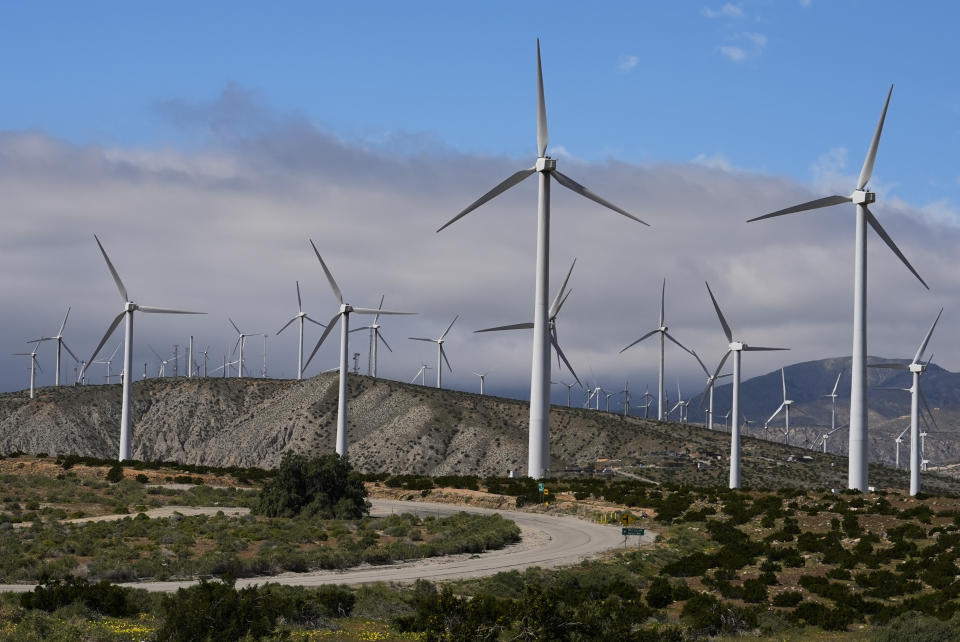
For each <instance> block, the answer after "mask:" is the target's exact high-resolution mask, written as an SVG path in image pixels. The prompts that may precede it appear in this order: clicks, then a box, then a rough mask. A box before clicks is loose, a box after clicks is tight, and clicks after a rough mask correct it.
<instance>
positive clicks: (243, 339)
mask: <svg viewBox="0 0 960 642" xmlns="http://www.w3.org/2000/svg"><path fill="white" fill-rule="evenodd" d="M227 321H229V322H230V325H232V326H233V329H234V330H236V331H237V342H236V343H235V344H234V346H233V352H231V353H230V356H231V357H232V356H233V355H234V354H236V352H237V348H240V355H239V357H238V358H239V365H238V366H237V377H242V376H243V346H244V345H245V344H246V343H247V337H255V336H257V335H258V334H260V333H259V332H240V328H238V327H237V324H236V323H234V322H233V319H231V318H230V317H227Z"/></svg>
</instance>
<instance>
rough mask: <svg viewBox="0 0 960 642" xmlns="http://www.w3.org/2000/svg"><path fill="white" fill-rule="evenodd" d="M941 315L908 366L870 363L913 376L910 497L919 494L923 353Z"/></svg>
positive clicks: (875, 366) (872, 366)
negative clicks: (906, 372)
mask: <svg viewBox="0 0 960 642" xmlns="http://www.w3.org/2000/svg"><path fill="white" fill-rule="evenodd" d="M941 314H943V308H940V312H939V313H937V318H936V319H934V320H933V325H931V326H930V330H928V331H927V335H926V336H925V337H923V341H922V342H921V343H920V347H919V348H917V353H916V354H915V355H914V356H913V361H911V362H910V363H909V364H904V363H871V364H870V367H871V368H887V369H890V370H906V371H908V372H909V373H910V374H911V375H912V376H913V381H912V383H911V385H910V387H909V388H907V390H908V391H909V392H910V495H911V496H914V495H917V494H918V493H919V492H920V465H921V454H920V453H921V449H920V448H918V446H919V445H920V403H919V402H920V398H921V396H922V394H923V393H922V392H921V391H920V375H921V374H923V372H924V371H925V370H926V369H927V366H928V365H929V361H928V362H927V363H924V362H923V353H924V352H926V350H927V344H928V343H929V342H930V337H931V336H932V335H933V329H934V328H936V327H937V321H939V320H940V315H941ZM928 412H929V411H928Z"/></svg>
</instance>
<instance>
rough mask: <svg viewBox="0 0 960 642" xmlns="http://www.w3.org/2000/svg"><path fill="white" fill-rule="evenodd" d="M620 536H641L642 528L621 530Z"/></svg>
mask: <svg viewBox="0 0 960 642" xmlns="http://www.w3.org/2000/svg"><path fill="white" fill-rule="evenodd" d="M620 534H621V535H623V536H624V537H626V536H627V535H643V529H642V528H621V529H620Z"/></svg>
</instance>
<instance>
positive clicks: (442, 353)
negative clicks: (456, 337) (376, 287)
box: [377, 312, 460, 388]
mask: <svg viewBox="0 0 960 642" xmlns="http://www.w3.org/2000/svg"><path fill="white" fill-rule="evenodd" d="M377 316H378V317H379V316H380V313H379V312H377ZM459 318H460V315H459V314H458V315H457V316H455V317H453V321H451V322H450V325H448V326H447V329H446V330H444V331H443V334H441V335H440V336H439V337H438V338H436V339H425V338H423V337H408V338H409V339H410V340H411V341H427V342H430V343H436V344H437V388H442V387H443V364H444V362H445V363H446V364H447V369H448V370H449V371H450V372H453V368H451V367H450V360H449V359H447V352H446V350H444V349H443V341H444V339H445V338H446V336H447V333H448V332H450V328H452V327H453V324H454V323H456V322H457V319H459Z"/></svg>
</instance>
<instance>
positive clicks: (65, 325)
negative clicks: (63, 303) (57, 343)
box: [57, 308, 70, 337]
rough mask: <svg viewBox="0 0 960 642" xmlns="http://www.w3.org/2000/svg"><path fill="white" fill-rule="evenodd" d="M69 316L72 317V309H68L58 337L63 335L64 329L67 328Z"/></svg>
mask: <svg viewBox="0 0 960 642" xmlns="http://www.w3.org/2000/svg"><path fill="white" fill-rule="evenodd" d="M69 316H70V308H67V313H66V314H65V315H63V323H61V324H60V332H58V333H57V336H58V337H59V336H60V335H62V334H63V329H64V328H65V327H67V317H69Z"/></svg>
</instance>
